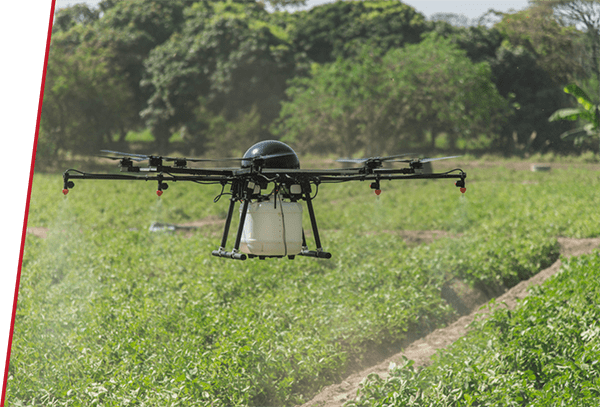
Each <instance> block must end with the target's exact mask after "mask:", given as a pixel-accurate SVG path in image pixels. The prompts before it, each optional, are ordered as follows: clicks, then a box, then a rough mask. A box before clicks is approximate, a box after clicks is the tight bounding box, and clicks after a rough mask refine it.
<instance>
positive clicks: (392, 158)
mask: <svg viewBox="0 0 600 407" xmlns="http://www.w3.org/2000/svg"><path fill="white" fill-rule="evenodd" d="M407 155H414V154H413V153H406V154H397V155H388V156H386V157H368V158H338V159H337V160H335V161H337V162H340V163H355V164H362V163H366V162H368V161H387V162H394V161H399V160H395V158H399V157H405V156H407Z"/></svg>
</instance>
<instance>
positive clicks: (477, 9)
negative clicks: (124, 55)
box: [56, 0, 529, 19]
mask: <svg viewBox="0 0 600 407" xmlns="http://www.w3.org/2000/svg"><path fill="white" fill-rule="evenodd" d="M331 1H332V0H308V1H307V8H311V7H314V6H316V5H319V4H323V3H330V2H331ZM83 2H84V1H78V0H56V8H61V7H66V6H69V5H72V4H76V3H83ZM98 2H99V0H86V1H85V3H87V4H89V5H91V6H95V5H96V4H98ZM403 2H404V3H405V4H408V5H410V6H412V7H414V8H415V9H416V10H417V11H419V12H421V13H423V14H424V15H425V16H427V17H430V16H431V15H432V14H435V13H456V14H464V15H465V16H466V17H468V18H469V19H474V18H478V17H480V16H481V15H482V14H484V13H485V12H487V11H488V10H489V9H490V8H493V9H494V10H496V11H502V12H508V11H510V10H515V11H518V10H522V9H524V8H526V7H527V5H528V3H529V2H528V0H475V1H461V0H405V1H403Z"/></svg>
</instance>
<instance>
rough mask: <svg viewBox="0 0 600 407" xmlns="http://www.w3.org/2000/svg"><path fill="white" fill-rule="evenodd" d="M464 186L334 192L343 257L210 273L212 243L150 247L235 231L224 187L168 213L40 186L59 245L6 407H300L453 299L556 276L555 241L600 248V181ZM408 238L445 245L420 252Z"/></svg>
mask: <svg viewBox="0 0 600 407" xmlns="http://www.w3.org/2000/svg"><path fill="white" fill-rule="evenodd" d="M465 165H467V166H468V165H471V164H470V163H469V162H465ZM468 173H469V176H468V178H467V184H468V185H467V187H468V192H467V194H466V195H464V196H461V194H460V193H459V192H458V190H457V188H455V187H454V186H453V185H452V183H451V182H450V181H446V182H444V181H439V180H437V181H411V182H398V183H391V182H390V183H389V184H388V183H384V184H383V185H382V187H383V190H384V192H383V194H382V195H380V196H379V198H377V197H375V195H374V194H373V193H372V191H371V190H370V189H369V187H368V184H362V183H347V184H336V185H325V186H321V188H320V191H319V195H318V197H317V200H316V201H315V209H316V211H317V220H318V223H319V226H320V230H321V231H322V236H321V237H322V240H323V243H324V248H325V249H326V250H328V251H331V252H332V253H333V255H334V257H333V258H332V259H331V260H316V259H311V258H297V259H296V260H294V261H288V260H274V259H272V260H267V261H258V260H248V261H246V262H235V261H228V260H224V259H218V258H215V257H212V256H211V255H210V252H211V251H212V250H213V249H215V248H216V247H217V246H218V244H219V241H220V238H219V236H214V235H213V233H214V231H215V230H214V228H212V229H210V228H209V229H207V230H197V231H195V232H193V233H191V235H189V236H187V235H183V234H168V233H152V232H149V231H148V226H149V225H150V223H151V222H153V221H161V222H168V223H183V222H187V221H190V220H198V219H203V218H208V217H210V218H221V219H223V218H224V217H225V211H226V209H227V208H226V207H227V205H226V204H225V203H223V202H219V203H217V204H214V203H213V198H214V197H215V196H216V195H217V194H218V193H219V192H220V188H219V187H215V186H201V187H199V186H198V185H187V184H185V183H178V184H177V185H172V186H171V188H169V189H168V191H167V192H165V194H164V195H163V196H162V197H161V198H157V197H156V195H155V194H154V189H155V185H154V184H148V183H146V182H105V181H79V182H76V186H75V188H74V189H73V190H72V191H71V192H70V193H69V195H68V196H67V197H63V196H62V194H61V193H60V190H61V189H62V178H61V177H60V175H58V174H57V175H52V174H36V175H35V176H34V184H33V191H32V198H31V205H30V206H31V210H30V215H29V225H28V226H30V227H46V228H48V229H49V236H48V238H46V239H39V238H36V237H35V236H28V238H27V240H26V248H25V255H24V263H23V268H22V269H23V271H22V277H21V286H20V291H19V301H18V309H17V320H16V323H15V335H14V340H13V348H12V353H11V364H10V369H9V380H8V383H7V403H9V404H10V405H15V406H30V405H44V406H67V405H68V406H79V405H106V406H110V405H115V406H117V405H123V404H127V403H129V404H135V403H137V404H138V405H157V406H158V405H160V406H167V405H197V404H198V403H200V404H206V405H214V406H220V405H223V406H225V405H249V406H267V405H280V406H281V405H294V404H299V403H301V402H303V401H305V400H307V398H308V397H311V396H312V395H313V394H315V393H316V392H317V391H318V390H319V389H320V388H321V387H322V386H325V385H327V384H330V383H333V382H335V381H336V380H339V379H340V378H341V377H342V376H343V375H344V374H345V373H347V372H350V371H352V370H353V369H357V368H360V367H361V366H363V365H364V363H367V362H368V361H369V359H370V357H372V356H374V354H377V353H378V352H385V351H386V350H390V349H397V347H398V346H400V344H401V343H402V341H403V340H406V338H408V337H409V336H418V335H422V334H425V333H426V332H429V331H430V330H432V329H434V328H436V327H439V326H442V325H444V324H446V323H448V322H449V321H451V320H452V319H453V318H455V317H456V313H455V311H454V310H453V309H452V308H451V307H450V306H449V305H448V304H447V303H446V302H445V301H444V300H443V299H442V298H441V295H440V293H441V287H442V286H443V284H444V283H445V282H446V281H448V280H451V279H454V278H458V279H461V280H463V281H466V282H468V283H469V284H471V285H478V286H480V287H482V288H485V289H487V290H489V291H490V292H498V291H500V290H502V289H504V288H505V287H510V286H512V285H514V284H516V283H517V282H518V281H520V280H521V279H523V278H527V277H528V276H531V275H533V274H534V273H536V272H537V271H538V270H540V269H541V268H542V267H545V266H546V265H548V264H550V263H551V262H552V261H554V260H555V259H556V258H557V257H558V245H557V242H556V237H557V236H559V235H563V236H571V237H590V236H598V235H600V222H599V220H600V219H598V217H599V216H600V215H598V214H596V213H595V212H594V211H593V210H592V211H590V207H594V203H596V202H599V201H600V196H599V194H600V192H597V191H598V188H597V186H598V183H599V182H600V173H598V172H595V171H589V170H586V169H585V168H583V169H571V170H562V169H557V170H553V171H552V172H550V173H533V172H529V171H517V170H513V169H510V168H504V167H502V166H497V167H491V168H473V169H472V170H470V169H469V170H468ZM565 191H568V193H565ZM577 213H586V215H587V216H585V217H581V216H574V214H577ZM305 225H309V222H308V219H305ZM235 227H236V225H233V226H232V230H235V229H234V228H235ZM403 230H442V231H446V232H447V233H448V234H449V235H448V237H446V238H442V239H439V240H437V241H435V242H432V243H430V244H426V245H421V246H416V247H412V246H408V245H407V244H406V243H405V242H404V241H403V240H402V239H400V238H398V237H397V233H396V232H398V231H403ZM231 238H232V237H230V239H231ZM309 244H310V245H311V246H314V243H312V242H310V243H309Z"/></svg>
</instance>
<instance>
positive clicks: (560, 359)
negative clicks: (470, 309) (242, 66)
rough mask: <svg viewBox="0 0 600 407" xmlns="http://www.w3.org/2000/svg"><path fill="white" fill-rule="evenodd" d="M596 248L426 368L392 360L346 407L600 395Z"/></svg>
mask: <svg viewBox="0 0 600 407" xmlns="http://www.w3.org/2000/svg"><path fill="white" fill-rule="evenodd" d="M598 270H600V255H599V254H598V253H595V254H593V255H589V256H582V257H580V258H574V259H571V260H570V261H568V262H566V264H564V265H563V266H562V269H561V272H560V273H559V274H557V275H556V276H555V277H554V278H552V279H551V280H549V281H547V282H546V283H545V284H544V285H542V286H539V287H536V288H534V289H533V290H532V292H531V293H530V295H529V296H528V297H527V298H526V299H525V300H523V301H521V302H520V303H519V304H518V306H517V308H516V309H515V310H514V311H509V310H507V309H505V308H504V307H502V306H500V304H493V303H492V305H491V307H490V309H491V311H492V313H491V315H490V316H489V317H486V318H484V319H481V320H479V321H478V322H476V323H475V324H474V326H473V327H472V329H471V331H470V332H469V334H468V335H467V336H466V337H464V338H462V339H460V340H459V341H457V342H456V343H454V344H453V345H452V346H451V347H450V348H449V349H448V350H447V351H443V352H440V353H439V354H438V355H437V358H436V360H435V361H434V363H433V365H431V366H430V367H427V368H424V369H422V370H416V369H415V368H414V367H413V366H412V363H411V362H410V361H407V360H404V361H403V363H402V364H400V365H399V366H391V371H390V378H389V379H387V380H383V379H381V378H379V377H378V376H371V377H368V378H367V379H366V380H365V382H364V386H363V387H362V388H361V390H360V392H359V397H358V398H357V400H356V401H353V402H348V403H346V406H385V405H406V406H414V405H432V406H442V405H506V406H521V405H531V406H545V405H550V404H551V405H569V406H588V405H594V404H596V403H597V402H598V399H599V398H600V366H598V363H597V360H598V357H600V346H599V344H600V335H599V333H600V328H599V327H598V323H597V321H598V320H599V318H600V314H599V312H598V307H596V306H595V305H596V304H597V303H598V301H599V300H600V290H599V286H598Z"/></svg>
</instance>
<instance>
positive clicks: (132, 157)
mask: <svg viewBox="0 0 600 407" xmlns="http://www.w3.org/2000/svg"><path fill="white" fill-rule="evenodd" d="M102 151H104V152H108V153H114V152H113V151H108V150H102ZM96 157H102V158H108V159H110V160H122V159H124V158H128V159H130V160H133V161H144V160H146V158H142V157H137V156H130V155H123V156H122V157H113V156H109V155H96Z"/></svg>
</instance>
